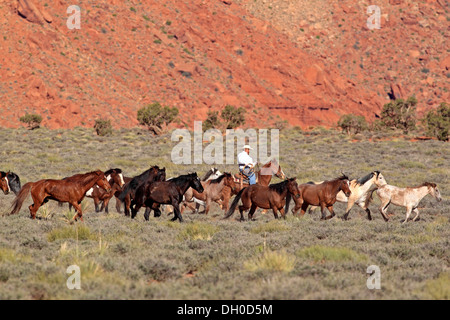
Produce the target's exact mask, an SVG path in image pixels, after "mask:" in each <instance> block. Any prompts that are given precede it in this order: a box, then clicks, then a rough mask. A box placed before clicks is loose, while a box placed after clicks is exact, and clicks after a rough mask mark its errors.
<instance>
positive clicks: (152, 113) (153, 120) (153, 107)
mask: <svg viewBox="0 0 450 320" xmlns="http://www.w3.org/2000/svg"><path fill="white" fill-rule="evenodd" d="M177 116H178V109H177V108H175V107H173V108H170V107H163V106H161V104H160V103H159V102H155V103H152V104H149V105H147V106H145V107H143V108H141V109H139V110H138V113H137V119H138V121H139V123H140V124H141V125H145V126H147V128H148V130H150V131H151V132H153V134H155V135H159V134H161V133H163V132H164V130H165V129H166V127H167V125H168V124H169V123H172V122H173V121H174V120H175V118H176V117H177Z"/></svg>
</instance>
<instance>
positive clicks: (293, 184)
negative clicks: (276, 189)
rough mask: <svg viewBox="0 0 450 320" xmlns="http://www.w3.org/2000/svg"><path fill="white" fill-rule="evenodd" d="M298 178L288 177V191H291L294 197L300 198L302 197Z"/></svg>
mask: <svg viewBox="0 0 450 320" xmlns="http://www.w3.org/2000/svg"><path fill="white" fill-rule="evenodd" d="M296 180H297V178H295V177H294V178H290V179H287V181H288V182H287V188H288V191H289V193H290V194H291V195H292V196H293V197H294V199H296V198H297V199H298V198H300V191H299V188H298V184H297V181H296Z"/></svg>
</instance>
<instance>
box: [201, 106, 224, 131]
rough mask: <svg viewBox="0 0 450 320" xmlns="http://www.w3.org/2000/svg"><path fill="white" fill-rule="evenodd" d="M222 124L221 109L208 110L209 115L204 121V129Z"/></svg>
mask: <svg viewBox="0 0 450 320" xmlns="http://www.w3.org/2000/svg"><path fill="white" fill-rule="evenodd" d="M219 126H220V121H219V111H212V110H211V111H208V116H207V118H206V120H205V121H204V122H203V130H204V131H206V130H209V129H213V128H215V129H217V128H219Z"/></svg>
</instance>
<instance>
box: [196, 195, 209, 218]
mask: <svg viewBox="0 0 450 320" xmlns="http://www.w3.org/2000/svg"><path fill="white" fill-rule="evenodd" d="M205 202H206V207H205V214H208V212H209V208H210V207H211V198H210V197H207V198H206V201H205ZM197 204H198V203H197ZM199 206H200V205H199Z"/></svg>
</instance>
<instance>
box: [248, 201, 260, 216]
mask: <svg viewBox="0 0 450 320" xmlns="http://www.w3.org/2000/svg"><path fill="white" fill-rule="evenodd" d="M257 208H258V206H257V205H256V204H253V203H252V206H251V208H250V211H249V212H248V220H253V215H254V214H255V211H256V209H257Z"/></svg>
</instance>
